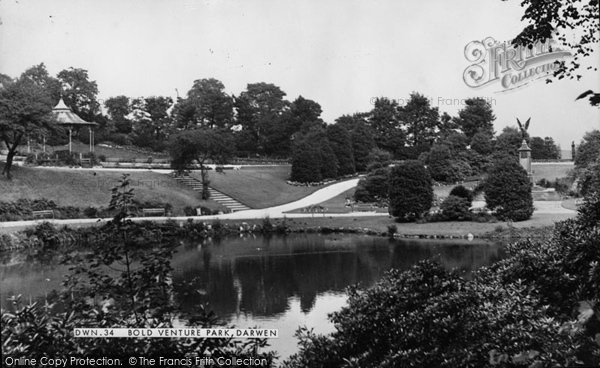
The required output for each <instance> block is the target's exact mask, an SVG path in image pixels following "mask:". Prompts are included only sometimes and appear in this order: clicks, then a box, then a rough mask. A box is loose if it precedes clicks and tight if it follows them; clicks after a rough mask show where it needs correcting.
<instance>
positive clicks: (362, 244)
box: [173, 234, 502, 321]
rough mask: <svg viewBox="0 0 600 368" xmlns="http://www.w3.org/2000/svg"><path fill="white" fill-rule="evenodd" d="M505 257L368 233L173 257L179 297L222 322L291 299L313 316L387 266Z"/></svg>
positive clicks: (236, 242) (250, 243) (275, 309)
mask: <svg viewBox="0 0 600 368" xmlns="http://www.w3.org/2000/svg"><path fill="white" fill-rule="evenodd" d="M501 256H502V252H501V248H500V247H498V246H496V245H490V244H487V243H468V244H465V243H464V242H463V243H459V242H452V243H449V242H447V241H444V242H441V241H438V242H433V241H427V242H424V241H398V240H388V239H385V238H378V237H370V236H340V235H315V234H309V235H295V236H288V237H261V238H239V239H227V240H226V241H216V240H215V241H213V242H205V243H204V244H197V245H191V246H187V247H184V248H182V249H181V250H180V251H179V252H178V253H177V254H176V255H175V257H174V259H173V266H174V268H175V277H174V280H175V282H174V285H175V288H176V295H177V297H178V300H179V301H180V302H181V305H182V306H183V308H184V309H185V310H186V311H188V312H192V311H194V310H196V309H197V308H198V306H199V305H200V304H203V303H209V304H210V307H211V309H212V310H214V311H215V312H216V313H217V315H219V316H221V317H222V318H224V319H225V320H227V321H228V320H230V319H231V318H232V317H234V316H239V315H242V314H244V315H248V314H250V315H252V316H255V317H257V318H265V317H271V318H276V317H277V316H280V315H281V314H283V313H285V312H286V311H287V310H289V305H290V301H291V298H292V297H297V298H298V299H299V303H300V309H301V311H302V312H304V313H308V312H309V311H310V310H311V309H312V308H313V307H314V305H315V302H316V300H317V298H318V296H319V295H320V294H322V293H325V292H328V293H333V294H335V293H343V292H344V290H345V288H346V287H347V286H349V285H352V284H356V283H360V284H361V285H364V286H369V285H371V284H373V283H374V282H375V281H376V280H377V279H379V278H380V277H381V276H382V275H383V273H384V272H385V271H387V270H389V269H390V268H399V269H406V268H408V267H410V266H411V265H413V264H415V263H416V262H417V261H419V260H422V259H426V258H435V259H437V260H438V261H439V262H440V263H442V264H443V265H444V266H445V267H446V268H448V269H452V268H458V269H461V270H464V271H465V272H466V276H467V277H468V275H469V274H468V272H469V271H470V270H471V269H472V268H476V267H478V266H481V265H485V264H489V263H490V262H493V261H494V260H496V259H499V258H500V257H501Z"/></svg>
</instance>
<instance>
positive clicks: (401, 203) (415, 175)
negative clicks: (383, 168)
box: [389, 161, 433, 221]
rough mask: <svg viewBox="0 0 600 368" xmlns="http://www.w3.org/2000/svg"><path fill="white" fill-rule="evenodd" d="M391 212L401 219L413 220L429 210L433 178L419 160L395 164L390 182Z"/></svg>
mask: <svg viewBox="0 0 600 368" xmlns="http://www.w3.org/2000/svg"><path fill="white" fill-rule="evenodd" d="M389 201H390V206H389V210H390V214H391V215H392V216H394V217H396V218H397V219H398V220H399V221H412V220H415V219H417V218H420V217H421V216H422V215H423V214H424V213H425V212H427V211H428V210H429V209H430V208H431V205H432V203H433V188H432V180H431V176H430V175H429V172H428V171H427V170H426V169H425V167H424V166H423V165H422V164H421V163H420V162H419V161H405V162H403V163H401V164H399V165H397V166H394V167H393V168H392V170H391V173H390V183H389Z"/></svg>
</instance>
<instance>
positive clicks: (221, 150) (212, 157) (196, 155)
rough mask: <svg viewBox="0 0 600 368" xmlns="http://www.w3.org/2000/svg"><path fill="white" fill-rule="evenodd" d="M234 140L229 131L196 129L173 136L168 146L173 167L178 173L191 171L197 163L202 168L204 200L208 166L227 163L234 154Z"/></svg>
mask: <svg viewBox="0 0 600 368" xmlns="http://www.w3.org/2000/svg"><path fill="white" fill-rule="evenodd" d="M233 147H234V145H233V138H232V137H231V134H230V133H229V132H227V131H218V130H214V129H206V128H204V129H194V130H187V131H182V132H179V133H177V134H174V135H173V136H171V138H170V140H169V144H168V150H169V154H170V155H171V167H172V168H173V169H175V170H176V171H178V172H180V173H181V172H185V171H187V170H189V169H190V168H191V167H192V165H193V164H194V163H195V164H197V165H198V166H199V167H200V176H201V179H202V199H208V198H209V196H210V194H209V192H208V184H209V180H208V170H209V167H208V166H207V164H209V163H213V164H224V163H227V162H228V161H229V160H230V159H231V157H232V156H233V154H234V148H233Z"/></svg>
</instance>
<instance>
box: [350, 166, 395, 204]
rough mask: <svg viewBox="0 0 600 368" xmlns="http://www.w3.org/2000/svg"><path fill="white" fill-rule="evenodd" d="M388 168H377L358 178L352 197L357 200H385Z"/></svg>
mask: <svg viewBox="0 0 600 368" xmlns="http://www.w3.org/2000/svg"><path fill="white" fill-rule="evenodd" d="M389 178H390V170H389V169H388V168H381V169H377V170H375V171H373V172H370V173H369V174H368V175H367V176H366V177H364V178H362V179H360V181H359V182H358V185H357V187H356V191H355V192H354V199H355V200H357V201H359V202H381V201H387V198H388V190H389Z"/></svg>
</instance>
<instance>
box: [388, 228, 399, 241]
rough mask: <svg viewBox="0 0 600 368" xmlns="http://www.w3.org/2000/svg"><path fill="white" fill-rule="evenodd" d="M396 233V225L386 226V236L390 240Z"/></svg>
mask: <svg viewBox="0 0 600 368" xmlns="http://www.w3.org/2000/svg"><path fill="white" fill-rule="evenodd" d="M397 232H398V226H396V225H388V227H387V234H388V236H389V237H390V238H393V237H394V234H396V233H397Z"/></svg>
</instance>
